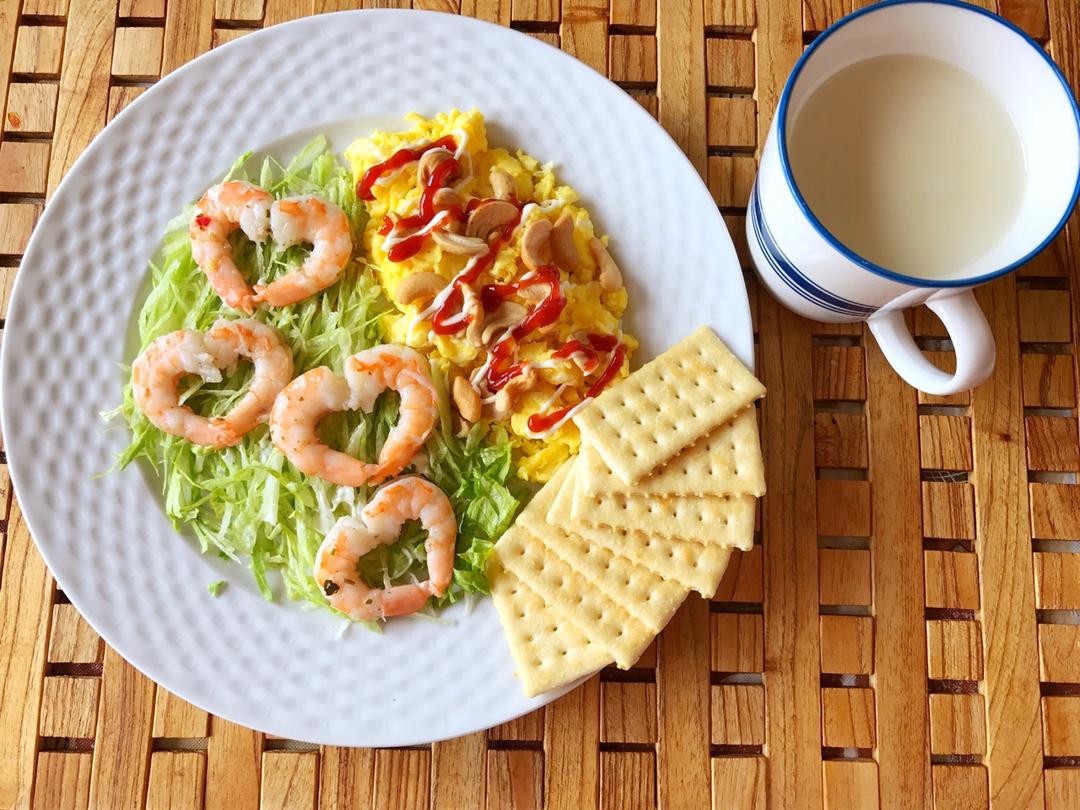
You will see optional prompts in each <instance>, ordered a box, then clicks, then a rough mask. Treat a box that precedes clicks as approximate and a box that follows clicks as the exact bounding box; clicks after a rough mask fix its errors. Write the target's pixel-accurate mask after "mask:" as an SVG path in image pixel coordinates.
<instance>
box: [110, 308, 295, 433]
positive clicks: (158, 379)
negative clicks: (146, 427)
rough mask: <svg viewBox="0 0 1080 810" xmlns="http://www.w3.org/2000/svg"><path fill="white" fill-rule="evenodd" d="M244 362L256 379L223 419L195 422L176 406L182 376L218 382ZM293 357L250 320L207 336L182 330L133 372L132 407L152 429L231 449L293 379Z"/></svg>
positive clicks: (217, 327)
mask: <svg viewBox="0 0 1080 810" xmlns="http://www.w3.org/2000/svg"><path fill="white" fill-rule="evenodd" d="M241 357H246V358H248V359H249V360H251V361H252V363H254V365H255V373H254V375H253V376H252V378H251V385H250V386H249V388H248V391H247V393H246V394H244V396H243V397H241V399H240V401H239V402H238V403H236V406H235V407H234V408H233V409H232V410H231V411H229V413H227V414H225V415H224V416H217V417H206V416H199V415H198V414H197V413H195V412H194V411H192V410H191V408H189V407H188V406H187V405H181V404H180V394H179V392H178V390H177V385H178V383H179V381H180V378H181V377H183V376H184V375H185V374H197V375H199V376H200V377H202V378H203V379H204V380H206V381H207V382H221V379H222V378H221V369H232V368H235V366H236V363H237V361H238V360H239V359H240V358H241ZM292 372H293V362H292V353H291V352H290V351H289V349H288V347H287V346H285V344H284V343H283V342H282V340H281V338H280V337H279V336H278V333H277V331H275V330H274V329H273V328H272V327H270V326H267V325H266V324H262V323H259V322H258V321H253V320H250V319H243V320H238V321H225V320H221V321H218V322H217V323H215V324H214V326H213V328H212V329H210V331H209V332H207V333H206V334H205V335H204V334H203V333H202V332H197V331H195V330H194V329H181V330H179V331H176V332H170V333H169V334H167V335H162V336H161V337H159V338H157V339H156V340H155V341H154V342H153V343H151V344H150V345H149V346H147V347H146V351H144V352H143V353H142V354H141V355H139V357H138V358H136V360H135V363H134V365H133V366H132V368H131V380H132V387H133V390H134V395H135V404H136V405H138V406H139V410H141V411H142V412H143V414H144V415H145V416H146V418H147V419H149V420H150V422H151V423H153V424H154V425H155V426H156V427H158V428H159V429H160V430H163V431H165V432H166V433H171V434H172V435H174V436H183V437H184V438H186V439H187V440H188V441H190V442H194V443H195V444H202V445H206V446H208V447H230V446H232V445H235V444H238V443H239V442H240V439H241V438H243V436H244V434H246V433H247V432H248V431H250V430H251V429H252V428H254V427H255V426H256V425H257V424H259V422H263V421H265V420H266V416H267V414H268V413H269V412H270V408H271V406H272V405H273V402H274V398H275V397H277V395H278V394H279V393H280V392H281V390H282V389H283V388H284V387H285V385H286V383H288V381H289V379H290V378H291V377H292Z"/></svg>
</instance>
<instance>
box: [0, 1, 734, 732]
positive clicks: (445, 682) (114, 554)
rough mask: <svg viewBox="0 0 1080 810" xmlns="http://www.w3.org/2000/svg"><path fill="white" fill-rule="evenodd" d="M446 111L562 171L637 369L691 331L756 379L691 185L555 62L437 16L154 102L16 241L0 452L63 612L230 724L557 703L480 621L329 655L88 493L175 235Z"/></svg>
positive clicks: (250, 52) (346, 27)
mask: <svg viewBox="0 0 1080 810" xmlns="http://www.w3.org/2000/svg"><path fill="white" fill-rule="evenodd" d="M455 106H456V107H460V108H468V107H473V106H475V107H477V108H479V109H480V110H481V111H483V112H484V114H485V115H486V116H487V118H488V121H489V125H490V129H489V136H490V138H491V140H492V142H493V143H495V144H498V145H506V146H511V147H522V148H524V149H526V150H527V151H529V152H530V153H532V154H533V155H536V156H538V157H540V158H541V159H542V160H553V161H555V163H556V164H557V167H558V174H559V176H560V177H561V178H563V179H564V180H565V181H566V182H569V183H571V184H572V185H574V186H575V187H576V188H577V189H578V190H579V192H580V193H581V194H582V196H583V198H584V201H585V203H586V204H587V205H588V207H589V209H590V210H591V211H592V213H593V215H594V219H595V221H596V222H597V223H598V225H599V227H600V229H601V230H602V231H606V232H608V233H610V234H611V235H612V244H613V252H614V253H615V256H616V258H617V259H618V261H619V262H620V264H621V266H622V269H623V272H624V274H625V276H626V277H627V281H628V286H629V288H630V294H631V295H630V308H629V314H628V319H627V328H628V329H629V331H631V332H632V333H633V334H635V335H637V336H639V337H640V338H641V343H642V349H641V352H640V354H638V356H637V361H638V362H640V361H642V360H643V359H646V358H648V357H649V356H652V355H653V354H655V353H656V352H658V351H660V350H662V349H664V348H665V347H667V346H669V345H671V344H672V343H674V342H675V341H677V340H678V339H680V338H682V337H684V336H685V335H687V334H689V333H690V332H691V331H692V330H693V329H694V328H695V327H697V326H698V325H700V324H702V323H708V324H711V325H712V326H713V327H714V328H715V329H716V330H717V332H718V333H719V334H720V335H721V336H722V337H723V338H724V339H725V340H726V341H727V342H728V344H729V345H730V346H731V347H732V349H733V350H734V351H735V353H736V354H738V355H739V356H740V357H741V358H742V359H743V360H744V361H746V362H749V361H750V360H751V351H752V349H751V329H750V318H749V312H748V308H747V302H746V292H745V289H744V287H743V280H742V274H741V272H740V270H739V265H738V261H737V259H736V256H735V251H734V249H733V247H732V244H731V241H730V239H729V237H728V234H727V230H726V229H725V227H724V223H723V220H722V219H721V217H720V215H719V213H718V212H717V209H716V207H715V205H714V204H713V201H712V199H711V197H710V196H709V193H708V191H707V190H706V188H705V187H704V185H703V184H702V182H701V180H700V179H699V178H698V175H697V174H696V173H695V171H694V169H693V168H692V166H691V165H690V164H689V162H688V161H687V160H686V159H685V158H684V156H683V154H682V153H681V152H680V151H679V149H678V148H677V147H676V146H675V145H674V143H673V142H672V141H671V140H670V139H669V137H668V136H667V135H666V134H665V133H664V131H663V130H662V129H661V128H660V127H659V126H658V125H657V124H656V123H655V122H654V121H653V119H652V118H651V117H650V116H649V115H648V114H647V113H645V111H644V110H642V108H641V107H640V106H639V105H638V104H637V103H636V102H635V101H633V100H632V99H631V98H630V97H629V96H627V95H626V94H625V93H623V92H622V91H621V90H620V89H619V88H617V87H616V86H615V85H613V84H611V83H610V82H608V81H607V80H606V79H605V78H603V77H601V76H600V75H598V74H597V73H595V72H593V71H592V70H591V69H589V68H587V67H585V66H584V65H582V64H581V63H579V62H577V61H575V60H574V59H572V58H570V57H569V56H566V55H565V54H563V53H561V52H559V51H558V50H555V49H554V48H551V47H549V46H547V45H545V44H542V43H540V42H538V41H536V40H534V39H532V38H530V37H527V36H524V35H521V34H517V33H514V32H512V31H509V30H506V29H502V28H499V27H496V26H493V25H488V24H486V23H481V22H477V21H475V20H470V19H465V18H459V17H455V16H450V15H444V14H433V13H423V12H400V11H365V12H347V13H342V14H329V15H324V16H320V17H311V18H307V19H304V20H300V21H297V22H293V23H289V24H287V25H281V26H276V27H274V28H270V29H268V30H265V31H262V32H258V33H253V34H249V35H247V36H245V37H244V38H243V39H240V40H238V41H236V42H234V43H232V44H230V45H227V46H225V47H223V48H220V49H218V50H215V51H213V52H212V53H209V54H206V55H205V56H203V57H201V58H200V59H197V60H196V61H194V62H192V63H191V64H189V65H186V66H185V67H183V68H181V69H180V70H178V71H176V72H175V73H173V74H171V75H169V76H168V77H167V78H165V79H163V80H162V81H160V82H159V83H158V84H156V85H155V86H154V87H153V88H151V89H150V90H149V91H148V92H147V93H145V94H144V95H143V96H142V97H141V98H139V99H138V100H137V101H136V102H135V103H134V104H132V106H131V107H130V108H129V109H128V110H126V111H125V112H124V113H123V114H122V115H120V116H119V117H118V118H117V119H116V120H115V121H114V122H113V123H112V124H111V125H110V126H109V127H108V128H107V129H106V130H105V131H104V132H102V134H101V135H100V136H99V137H98V138H97V139H96V140H95V141H94V142H93V144H91V146H90V148H89V149H88V150H87V151H86V153H85V154H84V155H83V156H82V157H81V158H80V159H79V161H78V162H77V163H76V165H75V166H74V167H73V168H72V170H71V171H70V172H69V173H68V176H67V178H66V179H65V180H64V182H63V183H62V184H61V186H60V188H59V190H58V191H57V193H56V195H55V197H54V198H53V200H52V201H51V202H50V203H49V205H48V207H47V208H46V210H45V213H44V216H43V217H42V219H41V221H40V222H39V223H38V225H37V228H36V229H35V231H34V237H33V239H32V240H31V243H30V246H29V247H28V248H27V251H26V255H25V258H24V259H23V262H22V266H21V268H20V270H19V274H18V280H17V283H16V285H15V291H14V296H13V299H12V302H11V307H10V314H9V316H8V319H7V323H6V328H5V329H4V332H5V334H4V345H3V357H2V368H3V402H2V405H3V409H2V411H3V431H4V439H5V441H6V445H7V452H8V459H9V462H10V464H11V472H12V476H13V478H14V483H15V489H16V493H17V495H18V497H19V501H20V503H21V504H22V508H23V512H24V513H25V516H26V519H27V521H28V523H29V525H30V527H31V530H32V532H33V536H34V538H35V539H36V540H37V543H38V547H39V548H40V549H41V553H42V554H43V556H44V557H45V560H46V561H47V563H48V565H49V567H50V568H51V569H52V572H53V574H55V576H56V579H57V581H58V582H59V583H60V585H61V587H62V588H63V589H64V592H65V593H66V594H67V595H68V596H69V597H70V598H71V601H72V602H73V603H74V604H75V606H76V607H77V608H78V609H79V611H80V612H81V613H82V614H83V615H84V616H85V617H86V618H87V620H89V622H90V624H91V625H93V627H94V628H95V629H96V630H97V631H98V632H99V633H100V634H101V635H102V636H103V637H104V638H105V640H106V641H107V642H108V643H109V644H111V645H112V646H113V647H114V648H115V649H116V650H118V651H119V652H120V654H121V655H123V656H124V657H125V658H127V659H128V660H129V661H131V662H132V663H133V664H134V665H135V666H137V667H138V668H139V669H140V670H142V671H143V672H145V673H146V674H147V675H149V676H150V677H151V678H153V679H154V680H156V681H158V682H159V683H161V684H162V685H163V686H165V687H166V688H168V689H169V690H170V691H172V692H175V693H177V694H178V695H180V696H182V697H183V698H185V699H187V700H189V701H191V702H192V703H195V704H196V705H198V706H201V707H202V708H204V709H206V710H208V711H211V712H213V713H214V714H217V715H220V716H222V717H225V718H228V719H229V720H233V721H235V722H238V723H242V724H243V725H246V726H251V727H254V728H257V729H261V730H264V731H267V732H271V733H274V734H278V735H281V736H284V737H290V738H296V739H301V740H309V741H314V742H320V743H327V744H336V745H364V746H375V745H379V746H383V745H405V744H414V743H422V742H427V741H431V740H438V739H443V738H446V737H452V736H456V735H459V734H464V733H467V732H471V731H474V730H477V729H481V728H486V727H489V726H492V725H495V724H497V723H500V722H503V721H506V720H509V719H511V718H513V717H516V716H518V715H520V714H523V713H524V712H527V711H530V710H532V709H535V708H536V707H538V706H540V705H543V704H544V703H545V702H547V701H548V700H551V699H552V698H553V697H555V696H556V695H547V696H544V697H541V698H538V699H526V698H525V697H523V696H522V693H521V689H520V686H519V685H518V683H517V681H516V679H515V677H514V674H513V663H512V660H511V658H510V654H509V651H508V649H507V646H506V643H505V641H504V640H503V635H502V631H501V628H500V627H499V622H498V618H497V616H496V614H495V611H494V609H493V607H492V605H491V601H490V600H484V601H483V602H482V603H481V605H480V606H479V607H478V608H477V609H476V610H474V611H473V612H472V613H471V614H467V613H466V612H465V610H464V609H463V608H462V607H460V606H455V608H453V609H450V610H448V611H447V612H446V613H445V614H444V615H445V617H446V619H447V623H445V624H433V623H428V622H421V621H394V622H392V623H390V625H389V627H388V628H387V630H386V632H385V633H384V634H382V635H375V634H372V633H367V632H365V631H362V630H359V629H352V630H351V631H350V632H349V633H347V634H346V635H345V636H344V637H343V638H341V639H338V638H337V633H338V630H339V628H340V621H339V620H337V619H335V618H334V617H333V616H332V615H331V614H330V613H329V612H324V611H304V610H301V609H300V608H299V607H298V606H296V605H294V604H290V603H286V602H284V601H280V600H279V601H278V602H276V603H268V602H265V601H264V600H263V599H262V598H261V597H260V596H259V594H258V592H257V591H256V590H255V588H254V585H253V584H252V583H251V581H250V575H249V574H248V572H247V571H246V570H244V569H242V568H240V567H237V566H228V565H226V564H224V563H221V562H220V561H219V560H217V559H215V558H212V557H204V556H202V555H201V554H200V553H199V551H198V547H197V544H195V543H194V541H193V540H192V539H191V538H190V537H183V536H178V535H177V534H176V533H175V532H174V531H173V529H172V528H171V527H170V525H169V523H168V521H167V520H166V518H165V515H164V513H163V512H162V509H161V506H160V504H159V496H158V491H159V484H158V482H157V481H156V480H155V479H154V478H153V476H152V474H151V473H150V472H149V471H148V470H142V469H137V468H131V469H128V470H127V471H125V472H124V473H120V474H114V475H109V476H106V477H103V478H95V477H94V476H95V474H96V473H100V472H102V471H103V470H106V469H107V468H108V467H109V466H110V464H111V462H112V459H113V457H114V455H115V453H116V452H117V451H119V450H121V449H122V448H123V447H124V446H125V444H126V443H127V440H128V437H127V435H126V432H125V431H124V430H118V429H113V430H106V429H105V426H104V424H103V423H102V421H101V419H100V417H99V416H98V414H99V412H101V411H103V410H107V409H109V408H112V407H114V406H115V405H116V404H117V403H118V401H119V397H120V390H121V386H122V383H123V375H122V373H121V371H120V370H119V367H120V364H122V363H127V362H130V361H131V359H132V356H133V355H134V352H135V348H136V347H135V343H134V340H133V315H134V313H135V312H137V310H138V307H139V305H140V304H141V301H142V298H143V296H144V295H145V292H146V289H145V281H146V272H145V271H146V263H147V260H148V258H149V257H150V256H152V255H153V253H154V251H155V249H156V248H157V245H158V243H159V240H160V238H161V234H162V232H163V229H164V226H165V223H166V222H167V221H168V220H169V218H170V217H172V216H173V215H174V214H175V213H176V212H177V211H179V210H180V209H181V207H182V206H183V205H184V204H185V203H186V202H189V201H191V200H194V199H196V198H197V197H198V196H199V194H201V192H202V191H203V190H204V189H205V188H206V187H207V186H208V185H210V184H212V183H213V182H215V179H216V178H218V177H219V176H220V175H221V174H222V173H223V172H224V171H225V169H226V168H228V166H229V165H230V163H231V162H232V160H233V159H234V158H235V156H236V155H238V154H240V153H242V152H243V151H245V150H247V149H255V150H260V151H264V152H274V153H275V154H278V156H279V157H288V156H289V154H290V153H291V152H293V151H295V150H296V149H297V148H298V147H299V146H300V145H302V144H303V143H304V142H305V141H306V140H307V139H308V137H309V136H310V135H312V134H314V133H315V132H317V131H323V132H326V133H327V134H328V135H329V136H330V138H331V142H332V144H333V146H334V148H335V149H336V150H337V151H339V152H340V151H341V150H342V149H344V147H345V146H346V145H347V144H348V143H349V141H351V140H352V138H354V137H356V136H358V135H362V134H367V133H368V132H369V131H370V130H371V129H372V128H373V127H374V126H376V125H378V126H387V125H389V126H400V125H401V116H403V115H404V114H405V113H407V112H410V111H412V110H416V111H419V112H422V113H425V114H429V115H430V114H434V113H435V112H438V111H440V110H446V109H449V108H451V107H455ZM222 577H224V578H227V579H228V580H229V582H230V583H231V584H230V587H229V588H228V589H227V590H226V591H225V592H224V593H223V595H222V596H221V597H220V598H218V599H213V598H211V597H210V596H209V595H208V594H207V591H206V585H207V583H208V582H211V581H213V580H216V579H219V578H222Z"/></svg>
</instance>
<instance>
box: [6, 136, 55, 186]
mask: <svg viewBox="0 0 1080 810" xmlns="http://www.w3.org/2000/svg"><path fill="white" fill-rule="evenodd" d="M48 167H49V144H47V143H36V142H30V141H28V142H17V141H4V142H3V143H0V192H3V193H8V194H19V195H28V196H29V195H32V196H35V197H37V196H40V195H42V194H44V193H45V189H46V183H47V178H48V171H49V169H48Z"/></svg>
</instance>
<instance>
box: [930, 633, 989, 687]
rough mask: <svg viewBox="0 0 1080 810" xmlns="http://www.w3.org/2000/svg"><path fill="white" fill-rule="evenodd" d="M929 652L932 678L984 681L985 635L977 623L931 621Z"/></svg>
mask: <svg viewBox="0 0 1080 810" xmlns="http://www.w3.org/2000/svg"><path fill="white" fill-rule="evenodd" d="M926 650H927V661H928V670H927V671H928V673H929V676H930V677H931V678H936V679H941V680H951V681H979V680H982V677H983V658H982V633H981V632H980V627H979V623H978V622H968V621H937V620H934V621H928V622H927V623H926Z"/></svg>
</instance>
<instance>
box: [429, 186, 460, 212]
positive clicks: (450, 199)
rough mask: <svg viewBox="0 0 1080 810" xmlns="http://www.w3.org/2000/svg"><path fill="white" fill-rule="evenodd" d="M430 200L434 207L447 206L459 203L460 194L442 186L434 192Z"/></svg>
mask: <svg viewBox="0 0 1080 810" xmlns="http://www.w3.org/2000/svg"><path fill="white" fill-rule="evenodd" d="M431 201H432V202H433V203H435V207H436V208H449V207H450V206H451V205H461V195H460V194H458V193H457V192H456V191H454V190H453V189H452V188H447V187H445V186H444V187H443V188H440V189H439V190H438V191H436V192H435V196H434V197H432V199H431Z"/></svg>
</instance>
